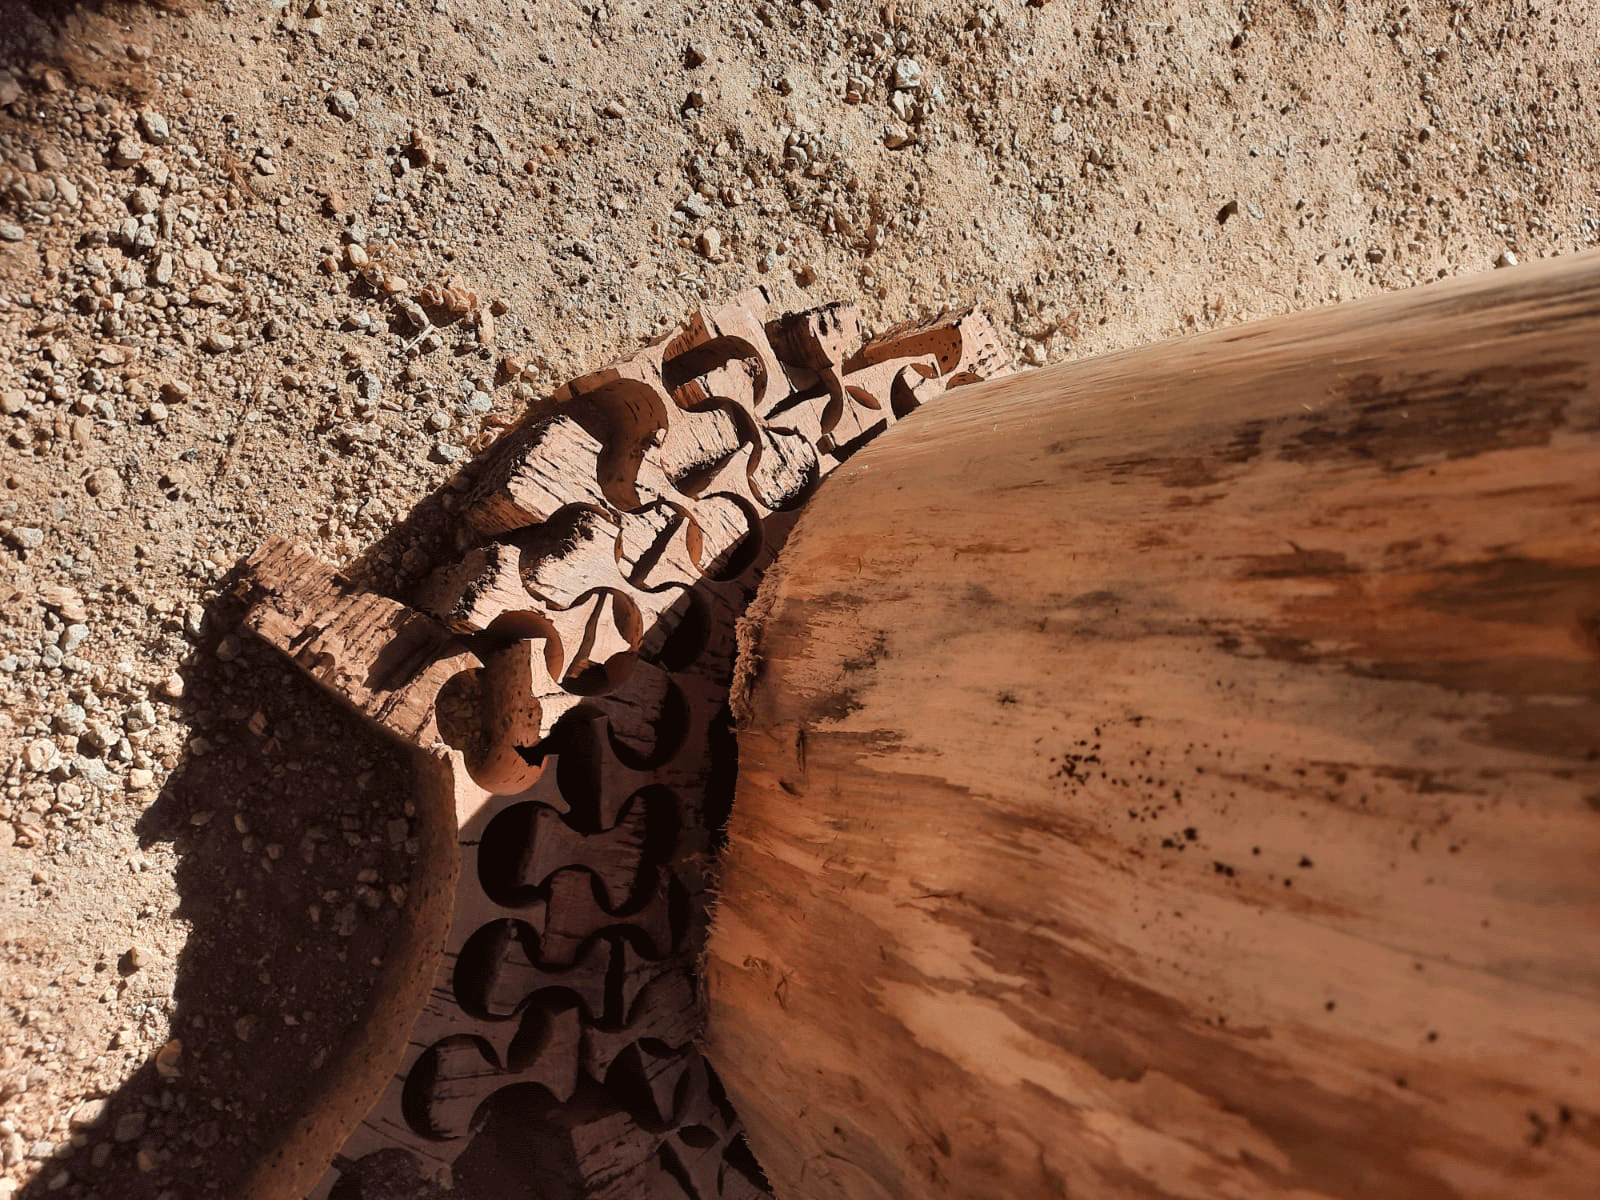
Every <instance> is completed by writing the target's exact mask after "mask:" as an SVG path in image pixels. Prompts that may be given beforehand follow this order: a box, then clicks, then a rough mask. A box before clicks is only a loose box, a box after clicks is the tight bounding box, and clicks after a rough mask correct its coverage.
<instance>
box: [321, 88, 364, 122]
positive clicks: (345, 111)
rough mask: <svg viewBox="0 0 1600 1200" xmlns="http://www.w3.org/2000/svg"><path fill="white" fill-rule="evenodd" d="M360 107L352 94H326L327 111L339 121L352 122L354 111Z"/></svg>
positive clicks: (342, 92)
mask: <svg viewBox="0 0 1600 1200" xmlns="http://www.w3.org/2000/svg"><path fill="white" fill-rule="evenodd" d="M360 107H361V103H360V101H358V100H357V99H356V98H355V95H354V93H352V92H345V91H338V92H329V93H328V111H329V112H331V113H332V114H333V115H334V116H336V117H338V118H339V119H340V120H341V121H351V120H354V119H355V115H356V111H357V110H358V109H359V108H360Z"/></svg>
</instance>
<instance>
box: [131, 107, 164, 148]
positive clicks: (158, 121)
mask: <svg viewBox="0 0 1600 1200" xmlns="http://www.w3.org/2000/svg"><path fill="white" fill-rule="evenodd" d="M139 130H140V132H141V133H143V134H144V136H145V138H146V139H147V140H149V141H150V142H153V143H154V144H155V145H157V146H165V145H166V144H167V143H168V142H170V141H171V140H172V129H171V127H170V126H168V125H167V119H166V117H164V116H162V115H161V114H160V113H158V112H157V111H156V110H155V109H153V108H147V109H145V110H144V111H142V112H141V113H140V114H139Z"/></svg>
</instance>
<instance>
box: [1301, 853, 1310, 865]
mask: <svg viewBox="0 0 1600 1200" xmlns="http://www.w3.org/2000/svg"><path fill="white" fill-rule="evenodd" d="M1311 865H1312V862H1311V860H1310V859H1309V858H1307V857H1306V856H1305V855H1304V854H1302V855H1301V856H1300V866H1301V867H1302V868H1305V867H1310V866H1311Z"/></svg>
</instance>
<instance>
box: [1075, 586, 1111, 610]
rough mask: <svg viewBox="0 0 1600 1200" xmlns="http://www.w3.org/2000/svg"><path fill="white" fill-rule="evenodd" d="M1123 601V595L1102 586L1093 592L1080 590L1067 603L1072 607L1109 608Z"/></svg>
mask: <svg viewBox="0 0 1600 1200" xmlns="http://www.w3.org/2000/svg"><path fill="white" fill-rule="evenodd" d="M1121 601H1122V597H1121V596H1119V595H1117V593H1116V592H1111V591H1107V590H1105V589H1104V588H1101V589H1099V590H1097V591H1093V592H1080V593H1079V594H1078V595H1076V596H1073V597H1072V598H1071V599H1070V600H1068V601H1067V602H1066V603H1067V605H1068V607H1070V608H1109V607H1111V606H1112V605H1115V604H1119V603H1121Z"/></svg>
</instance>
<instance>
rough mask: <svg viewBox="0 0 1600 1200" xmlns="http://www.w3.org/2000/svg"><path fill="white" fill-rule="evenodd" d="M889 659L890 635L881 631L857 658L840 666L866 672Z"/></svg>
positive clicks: (844, 668)
mask: <svg viewBox="0 0 1600 1200" xmlns="http://www.w3.org/2000/svg"><path fill="white" fill-rule="evenodd" d="M888 657H889V635H888V632H887V631H886V630H881V629H880V630H879V631H878V633H877V635H876V636H874V637H873V639H872V642H871V643H870V644H869V645H868V646H867V648H866V649H865V650H863V651H862V652H861V653H860V654H859V655H857V656H856V657H855V658H847V659H845V660H844V661H843V662H842V663H840V664H839V666H840V668H841V669H842V670H845V671H866V670H869V669H870V668H872V667H875V666H877V664H878V663H879V662H880V661H882V660H883V659H885V658H888ZM858 707H859V706H858Z"/></svg>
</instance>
